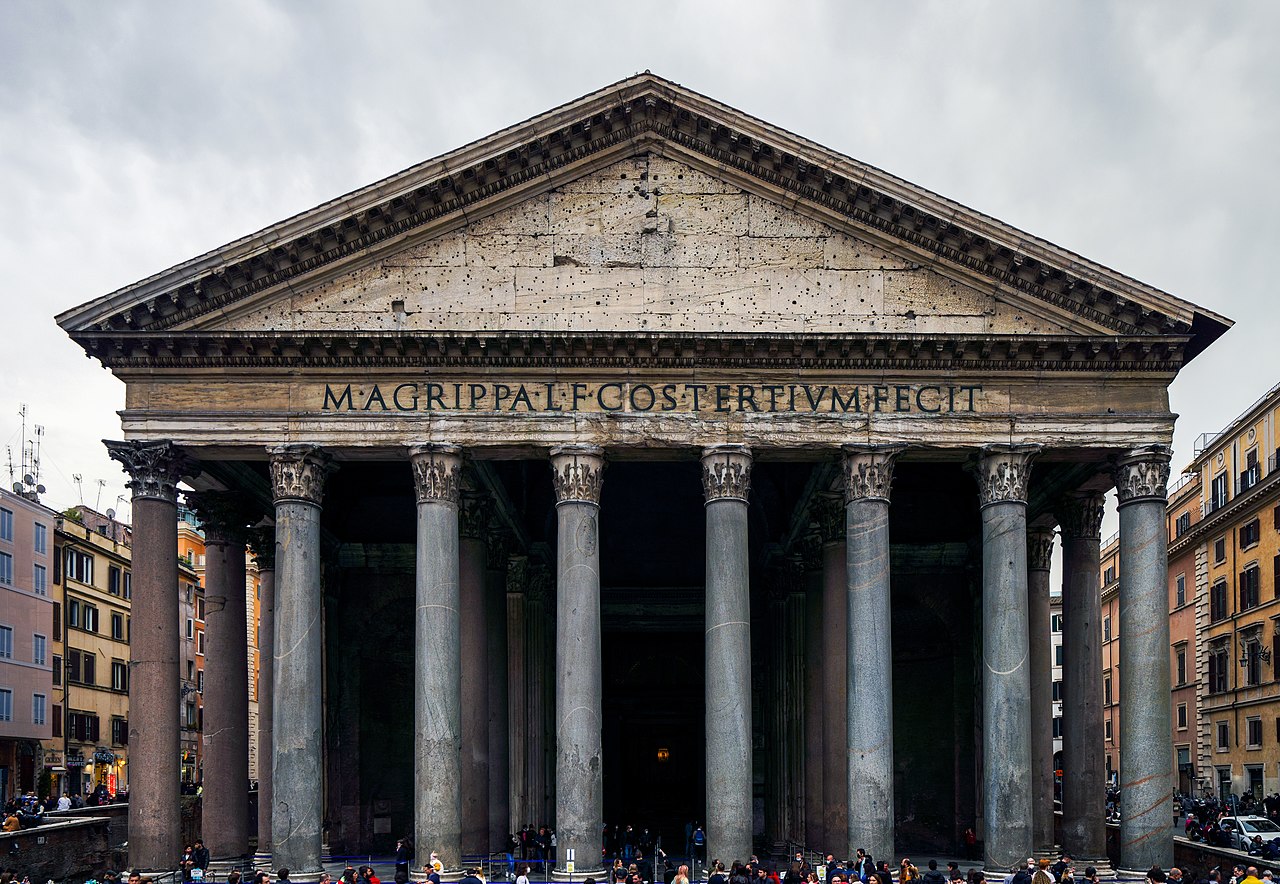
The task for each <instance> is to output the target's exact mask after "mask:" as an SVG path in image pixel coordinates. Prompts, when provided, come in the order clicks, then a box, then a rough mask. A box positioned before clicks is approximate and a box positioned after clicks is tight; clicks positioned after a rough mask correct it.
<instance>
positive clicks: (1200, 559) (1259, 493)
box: [1169, 384, 1280, 798]
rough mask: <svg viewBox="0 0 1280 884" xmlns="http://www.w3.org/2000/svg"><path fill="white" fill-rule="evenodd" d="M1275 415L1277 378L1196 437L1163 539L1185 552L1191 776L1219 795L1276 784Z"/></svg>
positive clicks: (1279, 493) (1173, 554) (1279, 630)
mask: <svg viewBox="0 0 1280 884" xmlns="http://www.w3.org/2000/svg"><path fill="white" fill-rule="evenodd" d="M1278 423H1280V384H1278V385H1276V386H1275V387H1272V388H1271V389H1270V390H1269V391H1267V393H1266V394H1265V395H1264V396H1263V397H1262V398H1261V399H1259V400H1258V401H1257V402H1256V403H1254V404H1253V406H1252V407H1250V408H1249V409H1248V410H1247V411H1246V412H1245V413H1244V414H1242V415H1241V416H1240V417H1239V418H1237V419H1236V420H1235V421H1234V422H1233V423H1232V424H1231V425H1230V426H1229V427H1227V428H1226V429H1225V430H1223V431H1222V432H1220V433H1218V434H1216V435H1210V434H1205V435H1203V436H1201V437H1200V439H1199V440H1198V441H1197V444H1196V447H1195V457H1194V459H1193V460H1192V462H1191V465H1190V466H1189V467H1188V468H1187V471H1186V472H1188V473H1194V474H1198V482H1196V483H1195V484H1196V486H1197V487H1198V496H1199V500H1198V504H1197V505H1196V506H1195V507H1194V509H1196V510H1198V513H1192V512H1189V511H1184V512H1181V513H1180V514H1179V515H1178V516H1177V519H1176V521H1175V524H1174V526H1173V528H1174V530H1173V532H1172V534H1173V539H1172V541H1171V543H1170V547H1169V554H1170V559H1171V560H1175V559H1181V560H1187V558H1188V554H1189V553H1193V554H1194V556H1193V559H1192V560H1193V561H1194V578H1195V579H1194V583H1195V599H1196V613H1195V621H1196V638H1197V641H1196V643H1195V666H1196V679H1195V681H1196V684H1197V692H1196V693H1197V695H1196V698H1195V699H1196V705H1197V706H1198V711H1199V726H1200V737H1201V738H1200V740H1199V743H1200V746H1201V752H1202V756H1201V757H1202V763H1201V765H1200V769H1199V770H1198V771H1197V778H1198V779H1199V780H1200V781H1201V783H1203V784H1204V785H1206V786H1210V787H1211V788H1213V789H1214V790H1215V791H1216V792H1217V793H1218V794H1219V795H1226V794H1228V793H1234V794H1235V795H1237V796H1243V795H1245V794H1252V795H1253V796H1255V797H1259V798H1260V797H1262V796H1263V795H1264V794H1269V793H1271V792H1273V791H1276V790H1277V789H1280V680H1278V678H1277V676H1280V595H1278V591H1280V580H1278V579H1277V578H1280V555H1278V553H1280V469H1278V468H1277V467H1278V466H1280V465H1278V464H1277V449H1278V448H1280V426H1277V424H1278ZM1196 515H1198V516H1199V518H1195V517H1194V516H1196ZM1185 570H1186V568H1185V566H1181V567H1180V569H1179V572H1180V573H1181V572H1184V571H1185Z"/></svg>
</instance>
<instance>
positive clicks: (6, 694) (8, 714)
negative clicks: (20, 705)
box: [0, 688, 13, 721]
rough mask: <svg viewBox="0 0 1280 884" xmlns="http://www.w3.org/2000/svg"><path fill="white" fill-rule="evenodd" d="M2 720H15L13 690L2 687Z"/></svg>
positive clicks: (0, 704)
mask: <svg viewBox="0 0 1280 884" xmlns="http://www.w3.org/2000/svg"><path fill="white" fill-rule="evenodd" d="M0 721H13V691H11V690H9V689H8V688H0Z"/></svg>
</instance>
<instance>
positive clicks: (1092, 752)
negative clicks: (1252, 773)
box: [1056, 494, 1172, 865]
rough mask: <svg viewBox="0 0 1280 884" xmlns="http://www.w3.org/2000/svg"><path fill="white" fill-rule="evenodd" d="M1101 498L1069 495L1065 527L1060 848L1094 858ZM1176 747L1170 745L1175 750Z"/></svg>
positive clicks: (1100, 786)
mask: <svg viewBox="0 0 1280 884" xmlns="http://www.w3.org/2000/svg"><path fill="white" fill-rule="evenodd" d="M1102 511H1103V497H1102V495H1100V494H1072V495H1068V496H1066V497H1064V498H1063V499H1062V501H1060V503H1059V504H1058V506H1057V507H1056V512H1057V516H1058V524H1059V525H1060V526H1061V529H1062V622H1063V631H1062V655H1063V666H1062V709H1063V715H1062V770H1063V777H1062V849H1063V850H1064V851H1066V852H1068V853H1070V854H1071V857H1072V858H1073V859H1079V860H1081V861H1084V862H1089V863H1090V865H1096V864H1097V863H1096V861H1098V860H1105V859H1106V852H1107V828H1106V826H1107V820H1106V813H1105V809H1106V802H1105V800H1102V801H1100V800H1099V799H1098V796H1099V795H1106V751H1105V747H1104V745H1103V733H1102V729H1103V718H1104V715H1103V709H1102V595H1101V592H1100V590H1099V586H1098V574H1099V573H1100V572H1099V570H1098V547H1099V543H1100V541H1101V539H1102V534H1101V531H1102ZM1170 751H1172V750H1170Z"/></svg>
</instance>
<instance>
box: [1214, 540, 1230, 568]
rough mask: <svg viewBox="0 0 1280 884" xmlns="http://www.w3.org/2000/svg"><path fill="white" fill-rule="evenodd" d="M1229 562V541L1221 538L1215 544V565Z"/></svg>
mask: <svg viewBox="0 0 1280 884" xmlns="http://www.w3.org/2000/svg"><path fill="white" fill-rule="evenodd" d="M1226 560H1227V539H1226V538H1225V537H1219V538H1218V539H1217V540H1215V541H1214V542H1213V563H1214V564H1215V565H1221V564H1222V563H1223V562H1225V561H1226Z"/></svg>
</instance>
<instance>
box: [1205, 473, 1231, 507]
mask: <svg viewBox="0 0 1280 884" xmlns="http://www.w3.org/2000/svg"><path fill="white" fill-rule="evenodd" d="M1226 505H1227V474H1226V473H1223V474H1222V475H1221V476H1214V478H1213V482H1211V483H1210V485H1209V512H1213V511H1214V510H1217V509H1221V508H1222V507H1224V506H1226Z"/></svg>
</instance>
